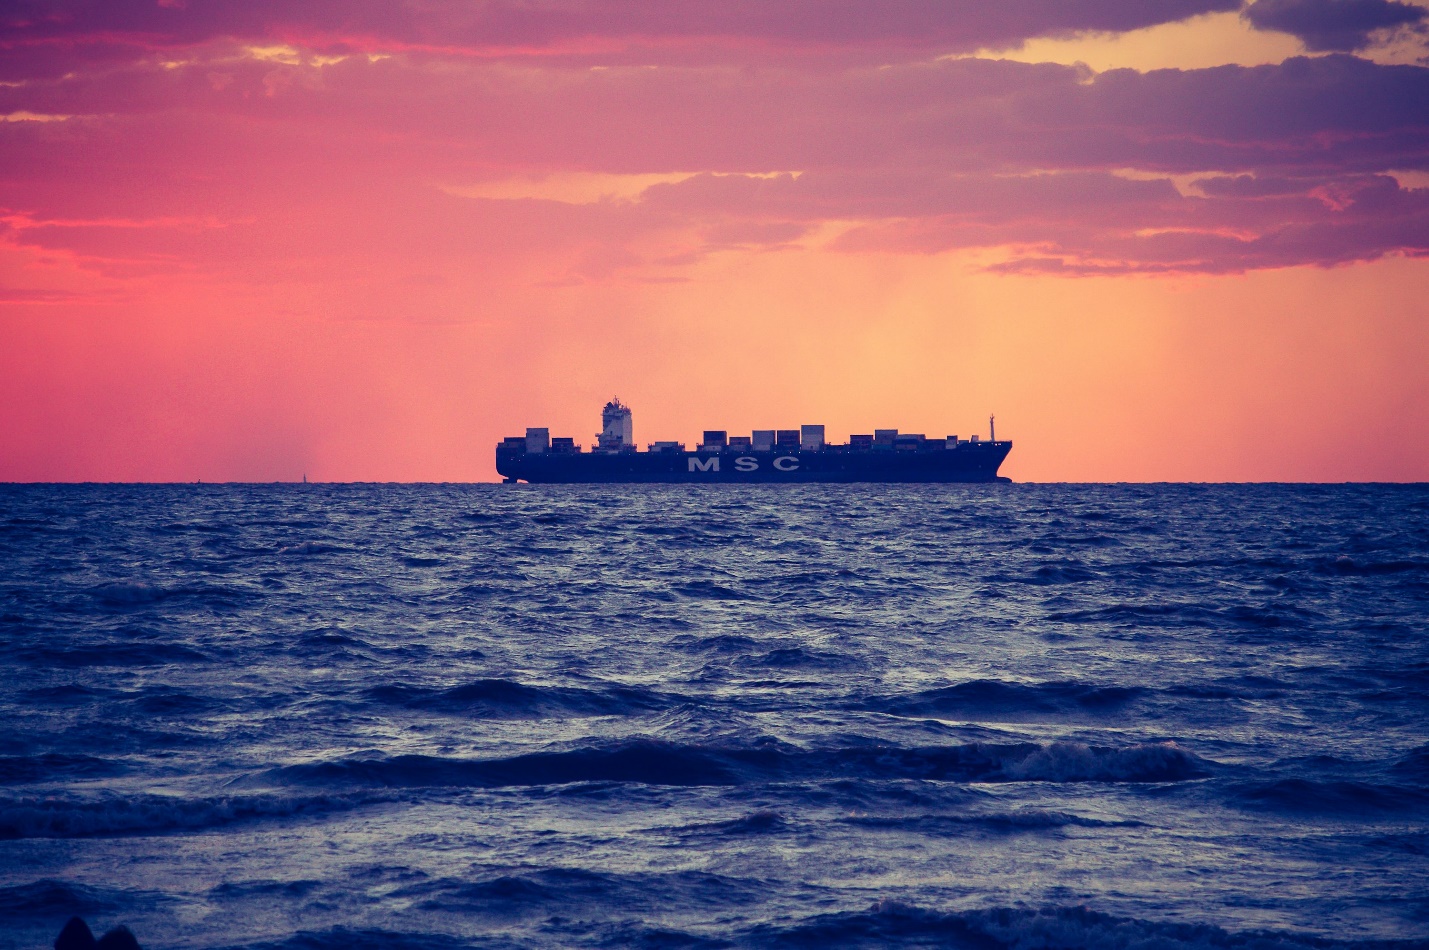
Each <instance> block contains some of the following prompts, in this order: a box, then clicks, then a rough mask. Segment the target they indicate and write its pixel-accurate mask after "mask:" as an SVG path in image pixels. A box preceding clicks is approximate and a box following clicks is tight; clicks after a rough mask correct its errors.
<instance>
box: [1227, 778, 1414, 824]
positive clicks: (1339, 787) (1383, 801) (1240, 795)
mask: <svg viewBox="0 0 1429 950" xmlns="http://www.w3.org/2000/svg"><path fill="white" fill-rule="evenodd" d="M1231 797H1232V800H1233V801H1235V802H1237V803H1238V804H1240V805H1242V806H1243V807H1246V808H1251V809H1254V810H1256V811H1273V812H1281V813H1284V814H1289V815H1297V816H1302V815H1324V816H1329V817H1337V818H1352V819H1353V818H1363V819H1366V820H1374V819H1378V818H1384V817H1387V816H1390V815H1422V814H1424V813H1425V812H1426V811H1429V790H1425V789H1420V788H1408V787H1405V786H1402V785H1384V784H1378V783H1373V782H1360V781H1349V780H1337V781H1312V780H1310V779H1302V778H1289V779H1279V780H1276V781H1270V782H1252V783H1244V784H1241V785H1239V786H1237V787H1235V788H1234V789H1233V790H1232V792H1231Z"/></svg>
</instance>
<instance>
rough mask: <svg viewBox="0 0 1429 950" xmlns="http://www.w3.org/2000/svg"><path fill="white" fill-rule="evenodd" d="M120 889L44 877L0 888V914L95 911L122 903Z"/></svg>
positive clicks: (51, 914) (61, 914)
mask: <svg viewBox="0 0 1429 950" xmlns="http://www.w3.org/2000/svg"><path fill="white" fill-rule="evenodd" d="M122 893H123V892H119V891H112V890H109V889H103V888H97V887H88V886H86V885H84V884H75V883H72V882H69V881H56V880H52V879H50V878H45V879H43V880H39V881H32V882H31V883H28V884H15V885H12V886H10V887H0V914H4V915H5V916H6V917H56V918H61V919H62V918H63V917H64V916H65V915H67V914H96V913H105V912H107V911H112V910H117V909H118V908H120V907H122V906H125V903H126V902H125V901H124V899H123V897H121V894H122Z"/></svg>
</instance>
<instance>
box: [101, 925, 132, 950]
mask: <svg viewBox="0 0 1429 950" xmlns="http://www.w3.org/2000/svg"><path fill="white" fill-rule="evenodd" d="M94 946H95V950H141V948H140V947H139V941H137V940H135V939H134V934H132V933H131V932H130V931H129V928H128V927H125V926H123V925H122V924H121V925H120V926H118V927H115V928H114V929H113V930H111V931H109V933H107V934H105V935H104V936H102V937H100V938H99V942H98V943H96V944H95V945H94Z"/></svg>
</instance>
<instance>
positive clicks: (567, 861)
mask: <svg viewBox="0 0 1429 950" xmlns="http://www.w3.org/2000/svg"><path fill="white" fill-rule="evenodd" d="M72 915H80V916H82V917H83V918H85V919H86V921H88V922H89V924H90V926H91V927H92V928H93V929H94V932H95V933H102V932H104V931H105V930H107V929H109V928H110V927H114V926H117V925H120V924H122V925H126V926H128V927H129V928H130V929H131V930H132V931H133V933H134V934H135V936H136V937H137V938H138V940H139V942H140V944H141V945H142V946H143V947H144V948H146V950H160V948H248V950H258V948H265V950H339V948H344V950H346V948H360V950H369V948H370V950H388V948H390V950H397V948H411V950H459V948H519V947H639V948H716V947H907V946H917V947H928V946H938V947H955V948H978V950H998V948H1026V950H1054V948H1123V950H1152V948H1154V950H1175V948H1206V947H1213V948H1219V947H1225V948H1245V950H1272V948H1286V950H1288V948H1310V947H1314V948H1340V947H1343V948H1371V947H1373V948H1410V947H1429V486H1424V485H1268V484H1267V485H1023V484H1014V485H961V486H959V485H947V486H888V485H855V486H812V485H811V486H797V487H778V486H755V487H738V486H654V487H642V486H524V485H523V486H508V485H353V484H344V485H321V484H311V485H293V484H286V485H130V486H126V485H59V486H46V485H9V486H0V950H22V948H23V950H30V948H35V950H39V948H44V947H48V946H50V945H51V943H52V941H53V940H54V938H55V936H56V935H57V934H58V932H59V930H60V928H61V927H62V926H63V925H64V923H65V921H66V920H67V919H68V918H69V917H70V916H72Z"/></svg>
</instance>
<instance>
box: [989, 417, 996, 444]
mask: <svg viewBox="0 0 1429 950" xmlns="http://www.w3.org/2000/svg"><path fill="white" fill-rule="evenodd" d="M996 419H997V416H988V417H987V440H988V441H989V442H996V441H997V427H996V426H995V425H993V422H994V420H996Z"/></svg>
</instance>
